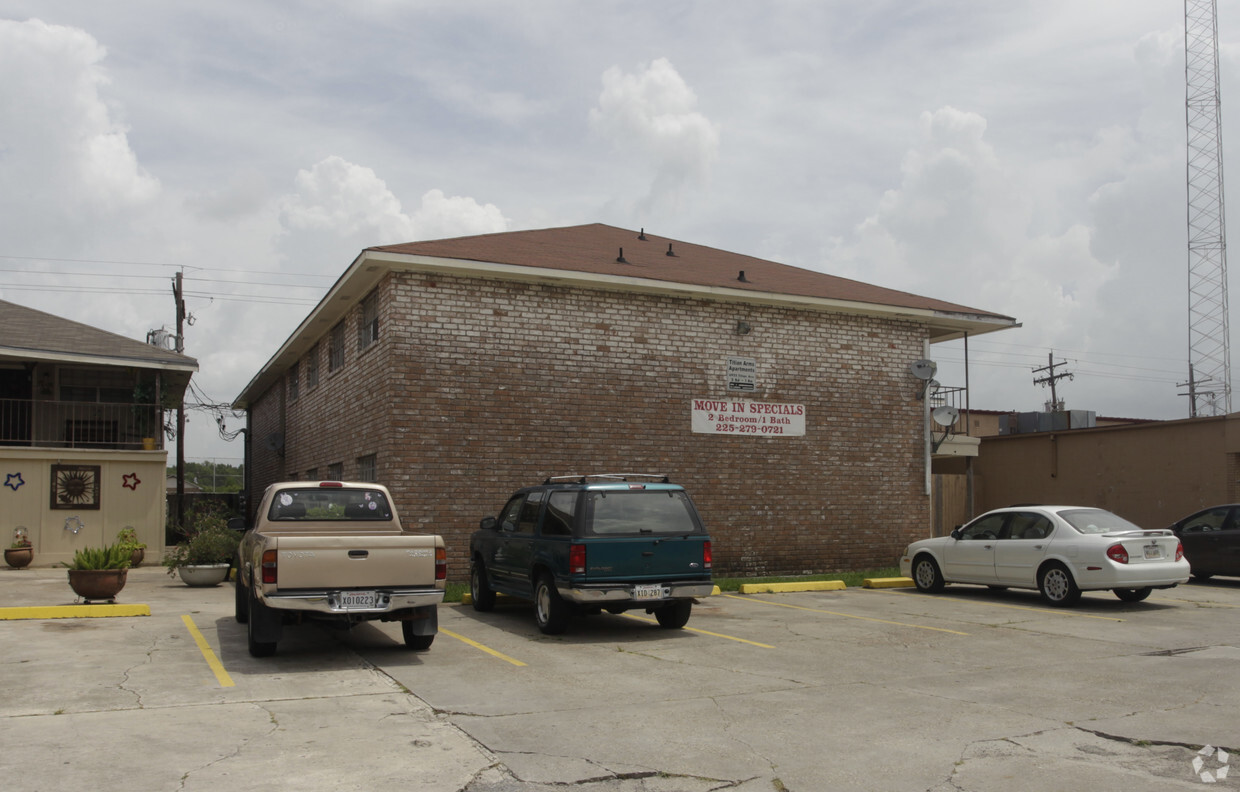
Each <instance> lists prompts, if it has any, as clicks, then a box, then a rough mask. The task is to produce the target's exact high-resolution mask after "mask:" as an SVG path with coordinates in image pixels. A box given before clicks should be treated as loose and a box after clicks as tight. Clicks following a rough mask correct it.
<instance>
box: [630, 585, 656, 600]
mask: <svg viewBox="0 0 1240 792" xmlns="http://www.w3.org/2000/svg"><path fill="white" fill-rule="evenodd" d="M633 599H635V600H657V599H663V587H662V586H657V585H656V586H634V587H633Z"/></svg>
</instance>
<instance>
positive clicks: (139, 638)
mask: <svg viewBox="0 0 1240 792" xmlns="http://www.w3.org/2000/svg"><path fill="white" fill-rule="evenodd" d="M73 602H74V597H73V594H72V592H71V591H70V590H69V588H68V585H67V582H66V579H65V572H64V570H56V569H27V570H8V569H0V668H2V669H3V678H4V681H5V684H4V689H5V692H4V696H3V703H0V745H3V746H4V750H3V751H0V779H3V780H2V781H0V784H2V785H3V789H4V790H6V792H11V791H14V790H45V791H47V792H51V791H52V790H68V789H77V788H92V789H103V790H126V791H129V790H132V791H134V792H143V791H145V790H208V789H210V790H219V789H230V790H248V789H295V790H299V792H302V791H304V792H317V791H318V790H333V791H334V790H349V789H355V790H368V791H370V790H374V791H379V790H389V789H390V790H398V789H399V790H405V791H407V790H436V791H437V792H456V791H457V790H460V791H461V792H551V790H565V789H574V790H585V791H586V792H698V791H699V790H701V791H702V792H706V791H707V790H723V789H728V790H741V791H742V792H758V790H761V791H762V792H818V791H819V790H834V789H844V790H849V789H857V790H932V791H933V792H947V790H967V791H970V792H972V791H974V790H976V791H977V792H982V791H983V790H987V791H989V790H1000V791H1001V792H1014V791H1019V790H1050V789H1068V788H1082V789H1091V790H1111V789H1115V790H1120V789H1122V790H1124V791H1125V792H1142V791H1143V790H1151V792H1152V791H1153V790H1160V791H1161V790H1168V789H1195V788H1201V787H1202V785H1203V784H1205V783H1207V781H1206V780H1204V779H1203V775H1202V774H1203V773H1204V774H1207V775H1208V776H1209V782H1210V783H1211V784H1212V785H1213V788H1215V789H1225V788H1228V786H1229V785H1230V786H1232V787H1237V786H1240V769H1237V771H1236V774H1235V777H1234V778H1233V777H1230V776H1229V775H1227V773H1228V771H1229V770H1230V751H1231V750H1232V749H1233V748H1240V720H1238V719H1237V717H1236V712H1237V711H1240V688H1238V687H1237V686H1236V685H1235V684H1234V681H1233V679H1232V675H1233V673H1234V669H1236V668H1237V667H1240V666H1238V661H1240V632H1238V630H1237V617H1238V616H1240V613H1238V611H1240V580H1221V579H1220V580H1216V581H1211V582H1210V583H1208V584H1204V585H1193V584H1190V585H1188V586H1182V587H1180V588H1177V589H1173V590H1169V591H1163V592H1155V593H1154V594H1153V596H1152V597H1151V598H1150V599H1149V600H1147V601H1146V602H1144V603H1137V604H1126V603H1121V602H1120V601H1119V600H1117V599H1115V598H1114V597H1113V596H1111V595H1110V594H1108V593H1097V594H1087V595H1086V596H1085V598H1084V600H1083V601H1082V604H1081V606H1080V607H1078V608H1075V609H1070V610H1056V609H1051V608H1047V607H1045V606H1044V605H1043V604H1042V603H1041V602H1040V601H1039V600H1038V599H1037V597H1036V595H1035V594H1032V593H1027V592H1015V591H1008V592H994V591H989V590H987V589H984V588H978V587H965V586H953V587H949V588H948V590H947V592H945V593H944V594H943V595H938V596H928V595H921V594H918V593H917V592H915V591H912V590H908V589H883V590H861V589H848V590H846V591H813V592H799V593H769V594H757V595H748V596H737V595H722V596H716V597H711V598H708V599H706V600H704V601H703V603H702V604H700V605H699V606H697V607H696V608H695V610H694V615H693V617H692V618H691V619H690V621H689V625H688V628H687V629H685V630H680V631H667V630H662V629H660V628H659V627H657V625H655V624H653V623H652V621H650V620H648V619H647V618H646V617H644V615H642V618H634V617H633V616H613V615H608V614H604V615H600V616H594V617H586V618H583V619H579V620H576V621H574V622H573V623H572V625H571V626H570V628H569V631H568V632H567V633H566V634H564V635H562V636H554V637H551V636H544V635H541V634H540V633H539V632H538V631H537V629H536V628H535V627H534V624H533V618H532V614H531V612H530V609H529V606H528V605H526V604H524V603H520V602H508V603H504V604H501V605H500V606H499V607H497V609H496V610H495V611H494V612H492V613H488V614H481V613H476V612H474V611H473V610H472V609H471V608H469V607H467V606H460V605H445V606H442V608H441V613H440V628H441V632H440V635H439V636H438V638H437V639H436V641H435V644H434V646H432V648H431V649H430V650H429V651H426V652H411V651H408V650H406V649H405V648H404V647H403V646H402V645H401V642H400V638H399V636H400V633H399V628H398V627H396V626H392V625H373V624H368V625H364V626H361V627H358V628H356V629H354V630H351V631H347V632H344V631H330V630H324V629H321V628H318V627H313V626H310V627H296V628H289V629H287V630H286V632H285V640H284V641H282V642H281V644H280V647H279V653H278V654H277V655H276V656H275V657H272V658H264V659H255V658H251V657H250V656H249V654H248V653H247V651H246V643H245V633H244V629H243V627H242V626H241V625H238V624H236V622H235V621H234V620H233V618H232V607H233V602H232V587H231V584H225V585H223V586H220V587H218V588H209V589H193V588H189V587H187V586H185V585H184V584H182V583H180V582H179V581H177V580H174V579H172V578H169V577H167V576H166V575H165V574H164V572H163V570H162V569H159V568H146V567H144V568H139V569H135V570H131V571H130V573H129V582H128V584H127V586H126V588H125V589H124V591H122V592H121V594H120V595H119V597H118V603H120V604H121V605H123V606H127V607H128V609H129V610H130V611H132V610H133V606H134V605H138V604H142V605H146V606H147V607H148V609H149V612H150V615H149V616H75V617H71V618H49V615H56V614H67V613H69V612H70V611H65V610H57V609H59V608H60V607H61V606H68V605H71V604H73ZM45 607H50V608H53V610H52V611H47V610H43V608H45ZM27 608H37V610H26V609H27ZM116 610H118V611H119V610H120V608H118V609H116ZM97 612H107V611H106V610H104V611H97ZM31 616H33V618H30V617H31ZM1205 746H1210V747H1211V749H1214V750H1211V751H1210V752H1209V753H1208V754H1202V753H1201V751H1202V750H1203V749H1204V748H1205ZM1219 747H1222V748H1224V749H1225V752H1224V753H1222V754H1220V753H1219V752H1218V751H1217V750H1216V749H1217V748H1219ZM1195 760H1196V763H1195ZM1237 764H1240V760H1238V761H1237Z"/></svg>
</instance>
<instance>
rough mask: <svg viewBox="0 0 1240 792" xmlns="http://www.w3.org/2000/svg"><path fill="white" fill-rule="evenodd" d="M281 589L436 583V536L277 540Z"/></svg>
mask: <svg viewBox="0 0 1240 792" xmlns="http://www.w3.org/2000/svg"><path fill="white" fill-rule="evenodd" d="M276 553H277V569H278V576H279V577H278V582H277V583H276V586H277V589H279V590H290V589H345V588H381V587H401V586H416V585H422V586H425V585H427V583H428V582H430V583H433V581H434V580H435V537H434V536H418V535H396V534H387V535H379V536H374V535H372V536H323V535H322V534H319V535H307V536H289V535H281V536H279V537H278V538H277V539H276Z"/></svg>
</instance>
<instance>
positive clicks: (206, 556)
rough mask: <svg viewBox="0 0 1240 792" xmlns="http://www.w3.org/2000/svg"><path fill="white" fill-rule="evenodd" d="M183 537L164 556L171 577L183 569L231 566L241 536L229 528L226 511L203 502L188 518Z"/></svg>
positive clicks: (210, 502) (220, 505)
mask: <svg viewBox="0 0 1240 792" xmlns="http://www.w3.org/2000/svg"><path fill="white" fill-rule="evenodd" d="M181 535H182V536H183V537H184V538H183V539H182V540H181V541H180V542H178V543H177V545H176V546H175V547H173V548H171V549H170V550H168V553H167V555H165V556H164V560H163V565H164V568H166V569H167V570H168V574H169V575H172V574H175V573H176V571H177V570H178V569H180V568H181V567H183V566H197V565H200V564H230V563H232V561H233V559H234V558H235V557H236V555H237V546H238V545H240V544H241V534H239V533H237V532H236V531H232V530H229V528H228V510H227V508H226V507H225V506H224V505H223V504H220V503H217V502H214V501H204V502H202V503H201V504H199V506H197V507H196V508H195V509H194V510H193V511H191V512H190V513H189V514H188V515H187V516H186V526H185V528H184V530H182V531H181Z"/></svg>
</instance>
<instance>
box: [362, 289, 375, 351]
mask: <svg viewBox="0 0 1240 792" xmlns="http://www.w3.org/2000/svg"><path fill="white" fill-rule="evenodd" d="M378 340H379V293H378V291H372V292H371V293H370V294H368V295H367V296H366V298H365V299H364V300H362V315H361V318H360V320H359V321H358V325H357V348H358V349H365V348H366V347H368V346H370V345H371V344H373V343H375V342H376V341H378Z"/></svg>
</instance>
